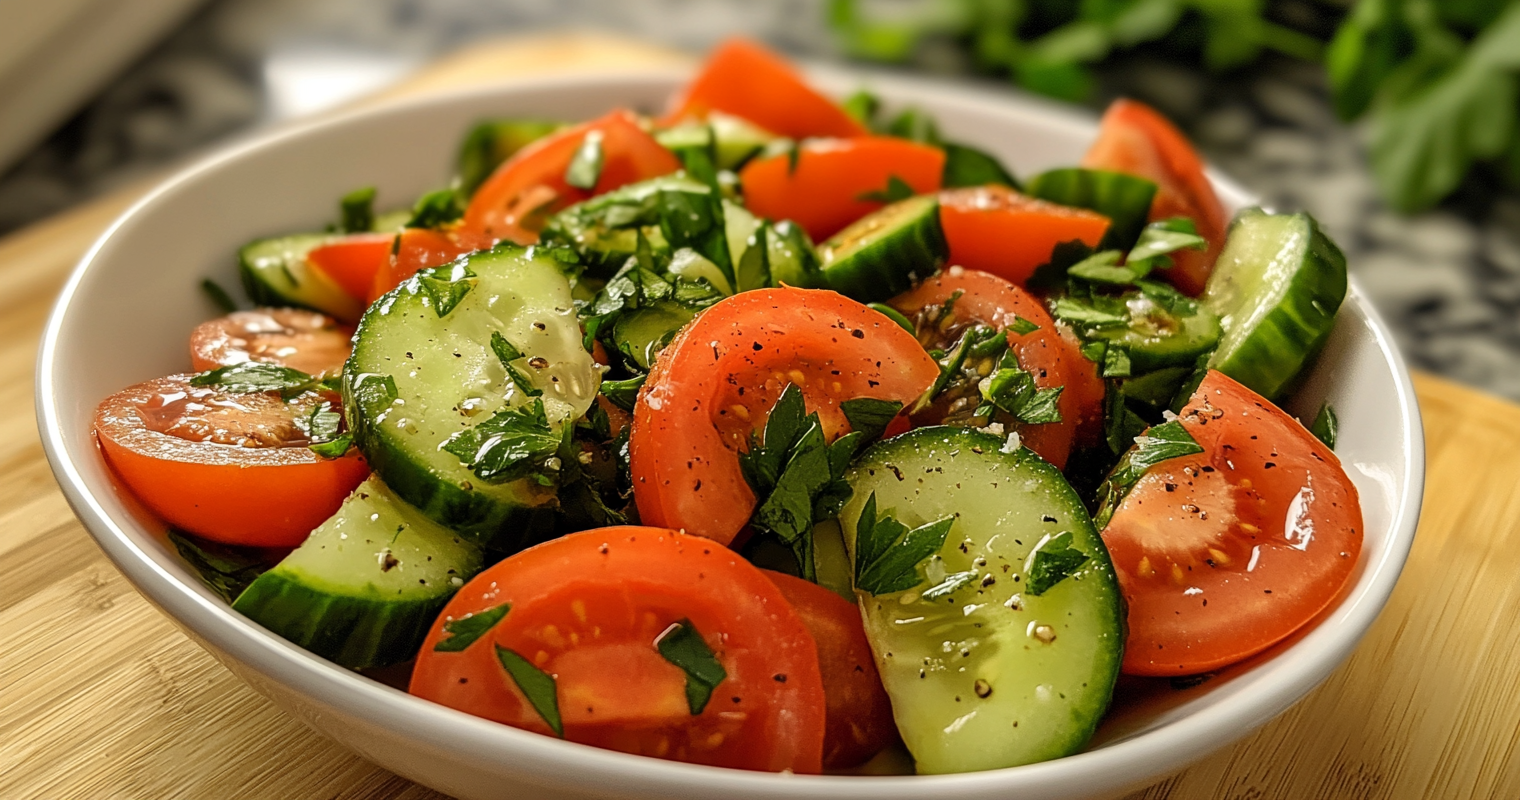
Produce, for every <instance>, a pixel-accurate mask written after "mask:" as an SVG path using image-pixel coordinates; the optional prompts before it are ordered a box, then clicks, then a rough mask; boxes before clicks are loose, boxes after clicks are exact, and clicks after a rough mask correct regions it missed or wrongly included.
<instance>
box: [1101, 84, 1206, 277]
mask: <svg viewBox="0 0 1520 800" xmlns="http://www.w3.org/2000/svg"><path fill="white" fill-rule="evenodd" d="M1082 166H1084V167H1088V168H1091V169H1108V170H1114V171H1115V172H1127V173H1129V174H1131V175H1138V176H1140V177H1142V178H1146V179H1148V180H1152V181H1155V182H1156V186H1157V190H1156V199H1155V200H1153V201H1151V215H1150V218H1151V220H1153V221H1154V220H1158V219H1167V218H1168V217H1187V218H1189V219H1191V220H1193V223H1194V224H1195V225H1197V227H1198V235H1199V236H1202V237H1203V238H1205V239H1207V240H1208V242H1209V247H1208V249H1207V250H1179V251H1177V252H1175V253H1172V260H1173V262H1175V264H1176V266H1174V267H1172V268H1171V269H1169V270H1165V271H1163V272H1162V273H1161V274H1162V275H1164V276H1165V277H1166V278H1167V280H1170V281H1171V282H1172V283H1174V284H1176V285H1177V288H1178V289H1181V290H1182V291H1183V292H1186V293H1187V294H1190V295H1194V296H1196V295H1199V294H1202V293H1203V287H1204V284H1206V283H1208V280H1209V273H1210V272H1212V271H1213V270H1214V259H1216V258H1218V257H1219V251H1220V249H1221V248H1223V247H1224V236H1225V232H1226V229H1227V228H1228V227H1229V222H1230V220H1229V217H1227V216H1225V210H1224V205H1223V204H1222V203H1220V202H1219V196H1218V195H1216V194H1214V186H1213V184H1211V183H1209V179H1208V177H1207V176H1205V175H1204V174H1203V159H1201V158H1199V157H1198V153H1197V152H1196V151H1194V150H1193V145H1192V144H1191V143H1189V142H1188V140H1187V137H1186V136H1183V135H1182V132H1181V131H1179V130H1177V129H1176V128H1175V127H1174V126H1173V125H1172V123H1170V122H1167V121H1166V118H1165V117H1163V116H1161V114H1159V113H1157V112H1156V110H1155V109H1153V108H1151V107H1150V106H1147V105H1145V104H1144V103H1137V102H1135V101H1134V100H1122V99H1121V100H1115V101H1114V103H1113V105H1110V106H1109V107H1108V111H1107V112H1105V113H1104V114H1103V122H1102V123H1101V124H1100V125H1099V128H1098V140H1097V141H1096V142H1093V145H1092V147H1091V148H1089V149H1088V151H1087V154H1086V155H1084V156H1083V157H1082Z"/></svg>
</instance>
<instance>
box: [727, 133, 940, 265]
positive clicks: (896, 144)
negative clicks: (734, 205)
mask: <svg viewBox="0 0 1520 800" xmlns="http://www.w3.org/2000/svg"><path fill="white" fill-rule="evenodd" d="M944 167H945V153H944V151H942V150H940V149H939V148H937V147H930V146H929V145H926V144H919V143H918V142H910V141H908V140H906V139H895V138H892V137H888V136H861V137H857V138H854V139H813V140H809V141H805V142H802V143H801V144H800V145H798V151H797V159H796V168H795V169H794V168H793V166H792V159H791V156H790V155H787V154H785V153H783V154H781V155H776V156H771V157H770V158H760V159H756V160H754V161H751V162H750V163H749V164H747V165H745V167H744V169H742V170H740V172H739V181H740V183H741V184H742V185H743V187H744V203H745V205H746V206H748V208H749V210H750V211H752V212H754V213H755V214H756V215H757V216H761V217H765V218H767V219H789V220H792V221H793V222H796V223H797V224H798V225H801V226H802V227H803V229H804V230H806V231H807V232H808V235H809V236H811V237H813V240H814V241H822V240H824V239H827V238H828V237H830V236H832V235H834V234H835V233H838V232H839V231H840V230H841V229H843V228H844V227H845V226H846V225H849V224H850V223H851V222H854V221H855V220H857V219H860V218H861V217H863V216H865V215H867V214H869V213H871V212H872V211H875V210H876V209H878V208H881V207H882V206H885V205H886V202H885V201H883V200H878V199H870V198H869V197H868V196H869V195H871V194H872V193H878V192H883V191H885V190H886V189H887V187H888V186H889V184H890V182H891V180H892V178H897V179H898V180H900V181H903V182H904V183H906V184H907V185H908V186H910V187H912V189H913V193H914V194H928V193H930V192H937V191H939V187H940V178H941V173H942V172H943V170H944Z"/></svg>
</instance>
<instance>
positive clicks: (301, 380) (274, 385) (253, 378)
mask: <svg viewBox="0 0 1520 800" xmlns="http://www.w3.org/2000/svg"><path fill="white" fill-rule="evenodd" d="M190 385H191V386H197V387H201V386H212V387H216V388H218V389H221V390H222V391H224V392H233V393H236V394H248V393H254V392H279V393H280V394H281V396H283V397H285V398H286V399H289V398H291V397H294V396H296V395H299V394H301V393H303V392H308V391H313V390H316V389H330V388H332V387H331V383H330V382H329V381H324V380H320V379H318V378H314V377H312V376H310V375H308V374H306V373H304V372H302V371H300V370H298V369H291V368H290V367H282V366H280V365H278V364H267V363H265V362H262V361H244V362H242V363H240V364H233V365H231V366H226V367H218V368H216V369H213V370H211V371H209V372H202V373H201V374H199V375H196V376H195V377H193V378H191V379H190Z"/></svg>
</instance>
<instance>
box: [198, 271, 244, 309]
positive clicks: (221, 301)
mask: <svg viewBox="0 0 1520 800" xmlns="http://www.w3.org/2000/svg"><path fill="white" fill-rule="evenodd" d="M201 291H202V292H205V293H206V296H207V297H209V298H211V302H212V303H215V304H216V307H217V308H219V309H221V311H222V313H223V314H231V313H232V312H234V311H236V310H238V304H237V301H236V300H233V299H232V295H230V294H228V293H227V290H226V289H223V288H222V285H221V284H220V283H217V282H216V281H214V280H211V279H210V278H207V279H205V280H203V281H201Z"/></svg>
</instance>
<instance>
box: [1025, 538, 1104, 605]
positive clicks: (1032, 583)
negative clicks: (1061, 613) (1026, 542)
mask: <svg viewBox="0 0 1520 800" xmlns="http://www.w3.org/2000/svg"><path fill="white" fill-rule="evenodd" d="M1071 541H1072V536H1071V533H1070V532H1069V531H1062V532H1061V533H1058V534H1056V535H1055V536H1046V537H1045V538H1043V539H1041V540H1040V543H1039V544H1037V545H1035V549H1034V552H1032V553H1030V554H1029V560H1028V561H1026V562H1025V566H1024V572H1026V573H1027V574H1028V575H1029V580H1028V582H1027V583H1026V584H1025V585H1024V593H1025V594H1032V595H1034V596H1036V597H1039V596H1040V595H1042V594H1045V593H1046V592H1048V591H1050V589H1051V587H1053V586H1055V585H1056V584H1058V583H1060V582H1061V581H1064V580H1066V579H1067V578H1069V577H1071V575H1072V574H1073V573H1075V572H1076V571H1077V569H1078V568H1079V567H1081V566H1082V565H1083V564H1085V563H1087V560H1088V559H1089V558H1091V556H1089V555H1087V554H1086V553H1084V552H1082V551H1081V550H1078V549H1077V548H1075V547H1072V545H1071Z"/></svg>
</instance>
